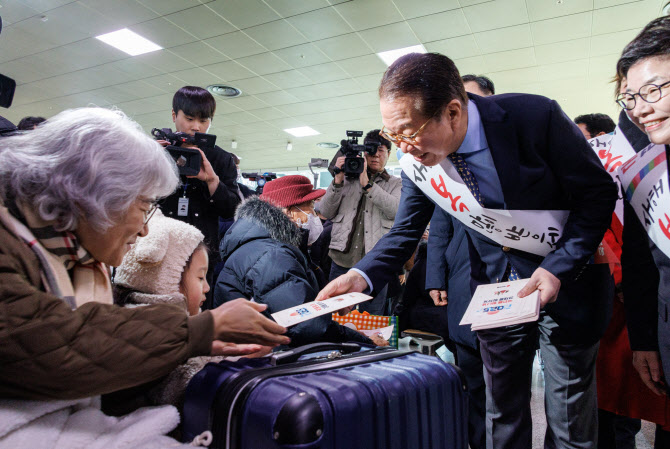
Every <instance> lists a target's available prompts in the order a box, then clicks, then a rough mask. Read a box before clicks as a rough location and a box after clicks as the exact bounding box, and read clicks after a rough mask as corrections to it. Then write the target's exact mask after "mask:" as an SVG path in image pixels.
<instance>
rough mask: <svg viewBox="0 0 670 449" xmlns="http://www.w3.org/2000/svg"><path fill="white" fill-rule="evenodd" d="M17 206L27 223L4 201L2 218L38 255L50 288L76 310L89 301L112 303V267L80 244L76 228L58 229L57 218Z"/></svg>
mask: <svg viewBox="0 0 670 449" xmlns="http://www.w3.org/2000/svg"><path fill="white" fill-rule="evenodd" d="M17 209H18V211H19V212H20V213H21V214H23V218H24V219H25V224H24V223H23V222H22V221H21V220H19V219H18V218H16V217H15V216H14V215H13V214H11V213H10V212H9V210H8V209H7V208H6V207H5V206H4V205H2V206H0V221H2V223H3V224H4V225H5V226H6V227H7V229H9V230H10V231H11V232H13V233H14V234H15V235H16V236H17V237H19V238H20V239H21V240H23V241H24V242H25V243H26V245H28V247H29V248H30V249H31V250H32V251H33V252H34V253H35V255H36V256H37V259H38V260H39V262H40V275H41V277H42V283H43V284H44V287H45V289H46V291H47V292H49V293H52V294H54V295H56V296H58V297H60V298H62V299H63V301H65V302H66V303H67V304H68V305H69V306H70V307H71V308H72V309H73V310H74V309H76V308H77V307H79V306H81V305H82V304H85V303H87V302H100V303H105V304H112V287H111V281H110V276H109V269H108V268H107V267H106V266H105V265H104V264H102V263H100V262H98V261H96V260H95V259H94V258H93V256H91V254H90V253H89V252H88V251H86V249H85V248H83V247H82V246H81V245H79V242H78V240H77V237H76V236H75V235H74V234H73V233H72V232H69V231H56V229H55V228H54V222H47V221H44V220H42V219H41V218H40V217H39V216H38V215H37V214H36V213H35V212H34V211H32V210H31V209H30V208H28V207H25V206H23V207H22V206H20V205H17Z"/></svg>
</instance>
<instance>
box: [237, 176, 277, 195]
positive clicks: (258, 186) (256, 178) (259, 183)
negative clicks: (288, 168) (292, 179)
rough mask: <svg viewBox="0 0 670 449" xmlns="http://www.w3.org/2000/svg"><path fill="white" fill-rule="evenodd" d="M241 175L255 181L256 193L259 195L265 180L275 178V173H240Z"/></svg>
mask: <svg viewBox="0 0 670 449" xmlns="http://www.w3.org/2000/svg"><path fill="white" fill-rule="evenodd" d="M242 177H243V178H246V179H248V180H249V181H256V193H257V194H258V195H260V194H262V193H263V187H265V183H266V182H268V181H272V180H273V179H277V173H270V172H265V173H262V174H261V173H242Z"/></svg>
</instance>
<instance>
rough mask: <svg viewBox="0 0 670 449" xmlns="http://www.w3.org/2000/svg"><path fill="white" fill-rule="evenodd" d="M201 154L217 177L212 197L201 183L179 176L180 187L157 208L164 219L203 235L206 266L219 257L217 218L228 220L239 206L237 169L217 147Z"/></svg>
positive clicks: (225, 152) (229, 158) (227, 154)
mask: <svg viewBox="0 0 670 449" xmlns="http://www.w3.org/2000/svg"><path fill="white" fill-rule="evenodd" d="M202 151H203V152H204V153H205V156H206V157H207V159H208V160H209V163H210V164H212V169H213V170H214V173H216V174H217V176H218V177H219V181H220V182H219V187H218V188H217V189H216V190H215V191H214V195H212V196H210V195H209V189H208V188H207V183H205V182H204V181H201V180H199V179H195V178H186V177H184V176H182V177H181V182H182V184H181V185H180V186H179V187H178V188H177V191H176V192H174V193H173V194H172V195H170V196H168V197H167V198H165V200H163V201H161V204H160V207H161V210H162V211H163V214H164V215H165V216H166V217H170V218H176V219H178V220H181V221H184V222H186V223H189V224H191V225H193V226H195V227H196V228H198V229H199V230H200V231H201V232H202V233H203V234H204V236H205V242H207V246H208V247H209V254H210V256H209V257H210V262H216V261H218V254H219V217H221V218H231V217H232V216H233V215H234V214H235V208H236V207H237V205H238V204H239V203H240V195H239V193H238V188H237V168H236V167H235V162H234V161H233V157H232V156H231V155H230V153H228V152H227V151H224V150H223V149H222V148H220V147H218V146H215V147H214V149H213V150H210V149H203V150H202ZM184 191H185V193H184ZM184 196H186V198H188V199H189V203H188V216H186V217H180V216H178V215H177V207H178V205H179V198H182V197H184Z"/></svg>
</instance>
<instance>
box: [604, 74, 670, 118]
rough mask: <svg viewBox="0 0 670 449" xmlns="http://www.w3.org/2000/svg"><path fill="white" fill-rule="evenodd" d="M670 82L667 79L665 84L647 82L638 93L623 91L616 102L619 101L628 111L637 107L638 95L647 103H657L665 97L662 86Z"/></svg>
mask: <svg viewBox="0 0 670 449" xmlns="http://www.w3.org/2000/svg"><path fill="white" fill-rule="evenodd" d="M668 84H670V81H667V82H665V83H663V84H660V85H659V84H645V85H644V86H642V87H640V90H639V91H637V93H632V94H631V93H623V94H619V96H618V97H617V98H616V102H617V103H619V106H621V107H622V108H624V109H625V110H627V111H630V110H632V109H634V108H635V96H636V95H637V96H638V97H640V98H641V99H642V100H644V101H646V102H647V103H656V102H657V101H659V100H660V99H661V98H663V92H662V88H663V87H665V86H667V85H668Z"/></svg>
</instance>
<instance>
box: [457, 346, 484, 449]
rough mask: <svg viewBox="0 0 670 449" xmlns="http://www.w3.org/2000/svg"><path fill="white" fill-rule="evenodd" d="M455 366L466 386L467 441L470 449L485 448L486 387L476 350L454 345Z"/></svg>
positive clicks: (480, 361)
mask: <svg viewBox="0 0 670 449" xmlns="http://www.w3.org/2000/svg"><path fill="white" fill-rule="evenodd" d="M456 365H457V366H458V367H459V368H460V369H461V371H462V372H463V374H464V375H465V380H466V382H467V384H468V403H469V408H470V409H469V411H468V439H469V441H470V448H471V449H485V448H486V421H485V420H486V385H485V383H484V364H483V363H482V356H481V354H480V353H479V350H478V349H474V348H471V347H470V346H465V345H462V344H460V343H456Z"/></svg>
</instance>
